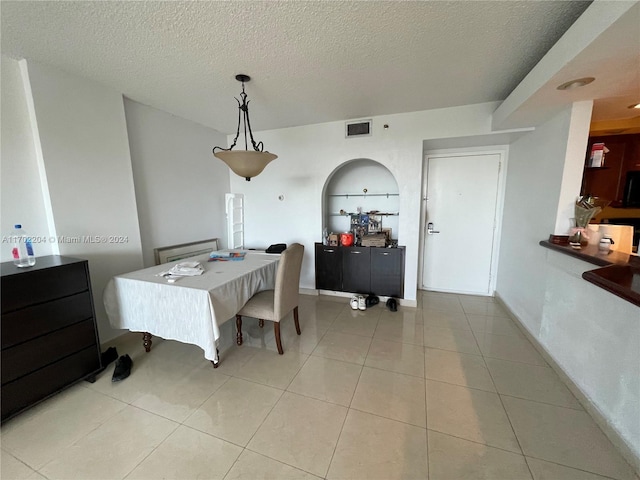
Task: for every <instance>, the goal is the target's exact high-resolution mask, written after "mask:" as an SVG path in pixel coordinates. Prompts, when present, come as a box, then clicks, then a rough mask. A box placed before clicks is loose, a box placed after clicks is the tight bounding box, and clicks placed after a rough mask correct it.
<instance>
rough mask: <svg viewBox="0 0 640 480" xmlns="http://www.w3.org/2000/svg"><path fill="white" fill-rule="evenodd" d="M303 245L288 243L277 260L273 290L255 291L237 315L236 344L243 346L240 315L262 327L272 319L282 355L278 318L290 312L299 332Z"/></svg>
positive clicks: (298, 332) (279, 351) (280, 318)
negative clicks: (256, 320)
mask: <svg viewBox="0 0 640 480" xmlns="http://www.w3.org/2000/svg"><path fill="white" fill-rule="evenodd" d="M303 255H304V246H303V245H301V244H299V243H293V244H291V245H290V246H289V247H288V248H287V249H286V250H284V251H283V252H282V254H281V256H280V261H279V263H278V272H277V274H276V284H275V288H274V289H273V290H263V291H261V292H258V293H256V294H255V295H254V296H253V297H251V298H250V299H249V301H248V302H247V303H246V304H245V305H244V307H242V309H240V311H239V312H238V313H237V314H236V327H237V329H238V332H237V337H236V343H237V344H238V345H242V317H243V316H244V317H252V318H257V319H258V320H259V324H260V326H261V327H262V326H263V325H264V321H265V320H269V321H272V322H273V331H274V334H275V337H276V345H277V347H278V353H279V354H280V355H282V353H283V350H282V340H281V339H280V320H282V319H283V318H285V317H286V316H287V315H288V314H289V312H291V311H293V321H294V323H295V326H296V333H297V334H298V335H300V323H299V322H298V294H299V289H300V270H301V268H302V257H303Z"/></svg>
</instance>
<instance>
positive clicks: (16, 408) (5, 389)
mask: <svg viewBox="0 0 640 480" xmlns="http://www.w3.org/2000/svg"><path fill="white" fill-rule="evenodd" d="M99 368H100V359H99V357H98V355H97V353H96V349H95V347H89V348H85V349H84V350H81V351H80V352H77V353H75V354H73V355H71V356H68V357H66V358H63V359H62V360H60V361H58V362H56V363H53V364H51V365H48V366H47V367H45V368H42V369H40V370H38V371H37V372H34V373H32V374H30V375H27V376H25V377H22V378H20V379H18V380H15V381H13V382H11V383H7V384H6V385H3V386H2V405H1V408H2V420H3V421H4V420H6V419H7V418H9V417H11V416H13V415H15V414H16V413H18V412H20V411H22V410H24V409H25V408H26V407H29V406H31V405H33V404H35V403H37V402H39V401H40V400H44V399H45V398H47V397H49V396H51V395H52V394H53V393H56V392H58V391H59V390H61V389H63V388H65V387H67V386H69V385H71V384H73V383H75V382H77V381H78V380H81V379H83V378H85V377H87V376H89V375H91V374H93V373H95V372H96V371H97V370H98V369H99Z"/></svg>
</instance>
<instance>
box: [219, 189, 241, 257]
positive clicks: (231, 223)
mask: <svg viewBox="0 0 640 480" xmlns="http://www.w3.org/2000/svg"><path fill="white" fill-rule="evenodd" d="M224 199H225V204H226V214H227V248H244V195H243V194H242V193H226V194H225V196H224Z"/></svg>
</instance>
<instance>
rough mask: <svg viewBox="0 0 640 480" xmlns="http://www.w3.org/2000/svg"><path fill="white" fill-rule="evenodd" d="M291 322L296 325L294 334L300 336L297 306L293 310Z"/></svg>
mask: <svg viewBox="0 0 640 480" xmlns="http://www.w3.org/2000/svg"><path fill="white" fill-rule="evenodd" d="M293 322H294V323H295V324H296V333H297V334H298V335H300V322H298V306H297V305H296V307H295V308H294V309H293Z"/></svg>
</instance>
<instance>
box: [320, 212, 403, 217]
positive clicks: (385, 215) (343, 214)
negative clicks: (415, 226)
mask: <svg viewBox="0 0 640 480" xmlns="http://www.w3.org/2000/svg"><path fill="white" fill-rule="evenodd" d="M351 215H358V212H349V213H330V214H329V216H330V217H350V216H351ZM362 215H378V216H380V217H398V216H399V215H400V213H398V212H396V213H380V212H377V213H365V212H363V213H362Z"/></svg>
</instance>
